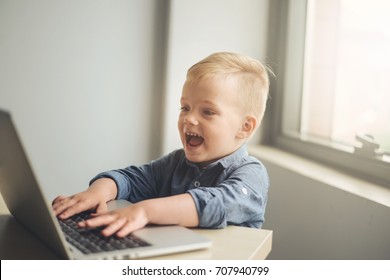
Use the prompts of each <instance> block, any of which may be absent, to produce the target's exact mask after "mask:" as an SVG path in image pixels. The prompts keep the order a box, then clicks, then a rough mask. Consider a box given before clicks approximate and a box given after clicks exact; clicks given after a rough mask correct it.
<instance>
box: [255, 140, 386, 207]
mask: <svg viewBox="0 0 390 280" xmlns="http://www.w3.org/2000/svg"><path fill="white" fill-rule="evenodd" d="M248 150H249V153H250V154H251V155H253V156H255V157H257V158H258V159H260V160H263V161H268V162H271V163H273V164H276V165H278V166H280V167H283V168H285V169H288V170H291V171H293V172H296V173H298V174H300V175H302V176H306V177H308V178H311V179H313V180H316V181H319V182H322V183H324V184H327V185H329V186H330V187H334V188H337V189H340V190H343V191H345V192H348V193H352V194H354V195H357V196H359V197H362V198H365V199H368V200H371V201H374V202H376V203H379V204H382V205H385V206H387V207H390V190H389V189H388V188H385V187H383V186H380V185H376V184H373V183H370V182H367V181H364V180H362V179H359V178H356V177H353V176H351V175H347V174H345V173H343V172H341V171H338V170H336V169H333V168H330V167H327V166H325V165H322V164H319V163H317V162H315V161H312V160H308V159H305V158H303V157H300V156H297V155H294V154H291V153H288V152H286V151H283V150H280V149H277V148H275V147H271V146H263V145H250V146H249V147H248Z"/></svg>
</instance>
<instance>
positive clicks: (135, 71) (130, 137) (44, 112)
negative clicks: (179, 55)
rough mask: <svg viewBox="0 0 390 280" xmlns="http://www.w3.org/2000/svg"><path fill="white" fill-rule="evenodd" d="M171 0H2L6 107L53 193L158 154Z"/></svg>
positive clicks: (0, 77)
mask: <svg viewBox="0 0 390 280" xmlns="http://www.w3.org/2000/svg"><path fill="white" fill-rule="evenodd" d="M166 3H167V1H158V0H131V1H124V0H123V1H121V0H113V1H111V0H110V1H107V0H106V1H103V0H96V1H95V0H93V1H92V0H89V1H88V0H83V1H78V0H67V1H51V0H37V1H28V0H20V1H12V0H1V1H0V108H1V109H6V110H9V111H10V112H11V113H12V115H13V118H14V121H15V123H16V125H17V129H18V131H19V134H20V136H21V138H22V141H23V143H24V146H25V148H26V150H27V153H28V156H29V157H30V160H31V162H32V164H33V166H34V170H35V172H36V175H37V177H38V180H39V181H40V183H41V184H42V186H43V187H44V189H45V191H47V195H48V197H49V198H50V199H51V198H53V197H54V196H56V195H57V194H59V193H62V194H71V193H74V192H78V191H80V190H83V189H85V188H86V187H87V184H88V181H89V179H90V178H91V177H92V176H94V175H95V174H96V173H97V172H100V171H104V170H107V169H112V168H117V167H122V166H127V165H128V164H130V163H134V164H139V163H142V162H145V161H149V160H150V159H152V158H154V157H156V156H157V155H159V151H160V146H161V145H160V142H161V141H160V140H159V139H158V138H156V135H160V127H161V121H160V120H161V116H160V115H161V100H162V99H163V97H162V94H163V73H164V71H163V67H164V66H163V65H164V59H165V41H166V38H165V37H166V34H165V25H166V20H167V17H166V12H167V9H168V6H167V5H166Z"/></svg>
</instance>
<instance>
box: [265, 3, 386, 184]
mask: <svg viewBox="0 0 390 280" xmlns="http://www.w3.org/2000/svg"><path fill="white" fill-rule="evenodd" d="M274 5H276V6H277V7H274V13H275V11H276V12H277V13H279V17H278V18H279V19H281V20H280V23H278V22H275V24H277V25H279V29H277V30H276V33H277V34H279V35H278V36H276V37H277V38H274V43H273V44H274V45H273V46H274V47H275V48H273V51H274V53H272V55H271V57H274V59H275V61H276V62H277V64H278V67H277V69H276V71H275V72H276V75H277V85H276V87H274V88H271V95H274V96H276V97H277V98H276V102H278V103H281V104H282V105H280V106H279V107H274V108H273V112H274V119H275V120H276V121H275V127H276V128H277V129H276V130H275V131H274V137H273V138H274V142H275V144H276V145H278V146H280V147H282V148H285V149H287V150H290V151H293V152H296V153H299V154H301V155H304V156H307V157H310V158H313V159H316V160H320V161H322V162H325V163H327V164H331V165H332V166H334V167H337V168H341V169H343V170H345V171H348V172H352V173H353V174H354V175H356V176H360V177H362V178H364V179H367V180H370V181H374V182H376V183H380V184H382V185H384V186H389V187H390V78H389V77H388V76H389V75H388V74H389V73H390V29H388V28H387V27H388V26H390V17H388V12H389V11H390V2H389V1H386V0H299V1H297V0H294V1H283V0H281V1H278V4H274ZM271 13H272V9H271Z"/></svg>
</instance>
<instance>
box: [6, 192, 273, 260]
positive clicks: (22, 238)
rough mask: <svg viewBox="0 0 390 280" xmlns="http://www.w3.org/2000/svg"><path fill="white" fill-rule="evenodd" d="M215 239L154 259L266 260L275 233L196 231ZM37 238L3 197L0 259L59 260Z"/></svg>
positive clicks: (232, 228) (230, 229)
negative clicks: (197, 247)
mask: <svg viewBox="0 0 390 280" xmlns="http://www.w3.org/2000/svg"><path fill="white" fill-rule="evenodd" d="M193 230H194V231H195V232H197V233H199V234H201V235H203V236H205V237H207V238H209V239H210V240H212V242H213V245H212V246H211V248H208V249H204V250H198V251H193V252H187V253H180V254H172V255H165V256H160V257H154V258H152V259H157V260H172V259H174V260H178V259H187V260H188V259H189V260H193V259H201V260H213V259H214V260H226V259H236V260H246V259H265V258H266V257H267V256H268V254H269V253H270V251H271V247H272V231H270V230H264V229H253V228H246V227H236V226H228V227H226V228H224V229H193ZM58 258H59V256H58V255H56V253H55V252H53V251H52V250H51V249H49V248H48V247H47V246H46V245H45V244H44V243H42V242H41V241H40V240H39V239H38V238H36V237H35V236H34V235H33V234H31V233H30V232H29V231H28V230H27V229H25V228H24V227H23V226H22V225H21V224H20V223H18V222H17V221H16V220H15V219H14V218H13V217H12V216H11V215H10V214H9V211H8V209H7V207H6V206H5V204H4V201H3V198H2V197H1V196H0V259H2V260H4V259H25V260H26V259H58Z"/></svg>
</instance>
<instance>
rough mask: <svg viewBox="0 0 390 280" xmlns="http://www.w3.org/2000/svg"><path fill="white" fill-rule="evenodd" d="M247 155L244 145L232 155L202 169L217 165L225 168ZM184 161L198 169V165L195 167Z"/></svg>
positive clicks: (193, 164) (194, 164)
mask: <svg viewBox="0 0 390 280" xmlns="http://www.w3.org/2000/svg"><path fill="white" fill-rule="evenodd" d="M247 155H248V151H247V146H246V144H244V145H242V146H241V147H240V148H238V149H237V150H236V151H234V152H233V153H231V154H229V155H227V156H225V157H223V158H220V159H219V160H217V161H215V162H213V163H210V164H209V165H207V166H206V167H204V169H209V168H213V167H214V166H217V165H221V166H222V167H223V168H227V167H228V166H230V165H231V164H232V163H234V162H238V161H239V160H240V159H241V158H243V157H245V156H247ZM186 161H187V163H188V164H189V165H191V166H196V167H198V165H196V163H194V162H191V161H189V160H187V159H186Z"/></svg>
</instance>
